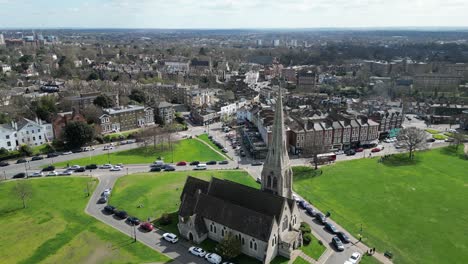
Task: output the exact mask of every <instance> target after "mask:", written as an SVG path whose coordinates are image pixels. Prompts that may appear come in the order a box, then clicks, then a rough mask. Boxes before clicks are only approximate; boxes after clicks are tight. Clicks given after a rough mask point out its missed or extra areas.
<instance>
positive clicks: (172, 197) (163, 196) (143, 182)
mask: <svg viewBox="0 0 468 264" xmlns="http://www.w3.org/2000/svg"><path fill="white" fill-rule="evenodd" d="M187 175H191V176H193V177H197V178H200V179H204V180H208V181H209V180H210V178H211V177H216V178H221V179H228V180H231V181H235V182H238V183H242V184H244V185H248V186H252V187H256V188H259V186H260V185H259V184H257V183H256V182H255V180H254V179H253V178H252V177H250V176H249V175H248V173H247V172H245V171H243V170H226V171H186V172H166V173H143V174H133V175H129V176H125V177H122V178H119V179H118V180H117V182H116V183H115V186H114V189H113V191H112V196H111V198H110V201H109V202H110V204H112V205H114V206H117V207H119V208H122V209H124V210H126V211H127V212H128V213H129V214H131V215H135V216H137V217H139V218H141V219H147V218H148V217H151V218H152V219H154V218H159V217H160V216H161V215H162V214H163V213H173V212H176V211H177V210H178V208H179V205H180V194H181V192H182V189H183V187H184V184H185V180H186V178H187ZM139 205H143V207H142V208H137V207H138V206H139Z"/></svg>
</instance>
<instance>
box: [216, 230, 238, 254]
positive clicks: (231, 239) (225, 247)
mask: <svg viewBox="0 0 468 264" xmlns="http://www.w3.org/2000/svg"><path fill="white" fill-rule="evenodd" d="M215 251H216V253H218V254H220V255H221V256H223V257H224V258H226V259H233V258H235V257H237V256H239V255H240V253H241V241H240V239H238V238H236V237H235V236H234V235H232V233H231V232H229V233H228V234H227V235H226V236H225V237H224V239H223V240H222V241H221V242H220V243H219V244H218V245H216V248H215Z"/></svg>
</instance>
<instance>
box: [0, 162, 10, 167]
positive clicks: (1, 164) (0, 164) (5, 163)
mask: <svg viewBox="0 0 468 264" xmlns="http://www.w3.org/2000/svg"><path fill="white" fill-rule="evenodd" d="M8 165H10V163H8V162H6V161H0V167H5V166H8Z"/></svg>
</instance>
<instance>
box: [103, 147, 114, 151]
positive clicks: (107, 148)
mask: <svg viewBox="0 0 468 264" xmlns="http://www.w3.org/2000/svg"><path fill="white" fill-rule="evenodd" d="M112 149H114V146H104V148H103V149H102V150H112Z"/></svg>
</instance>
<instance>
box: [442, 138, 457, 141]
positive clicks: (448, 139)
mask: <svg viewBox="0 0 468 264" xmlns="http://www.w3.org/2000/svg"><path fill="white" fill-rule="evenodd" d="M444 141H445V142H454V141H455V139H453V138H446V139H445V140H444Z"/></svg>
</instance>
